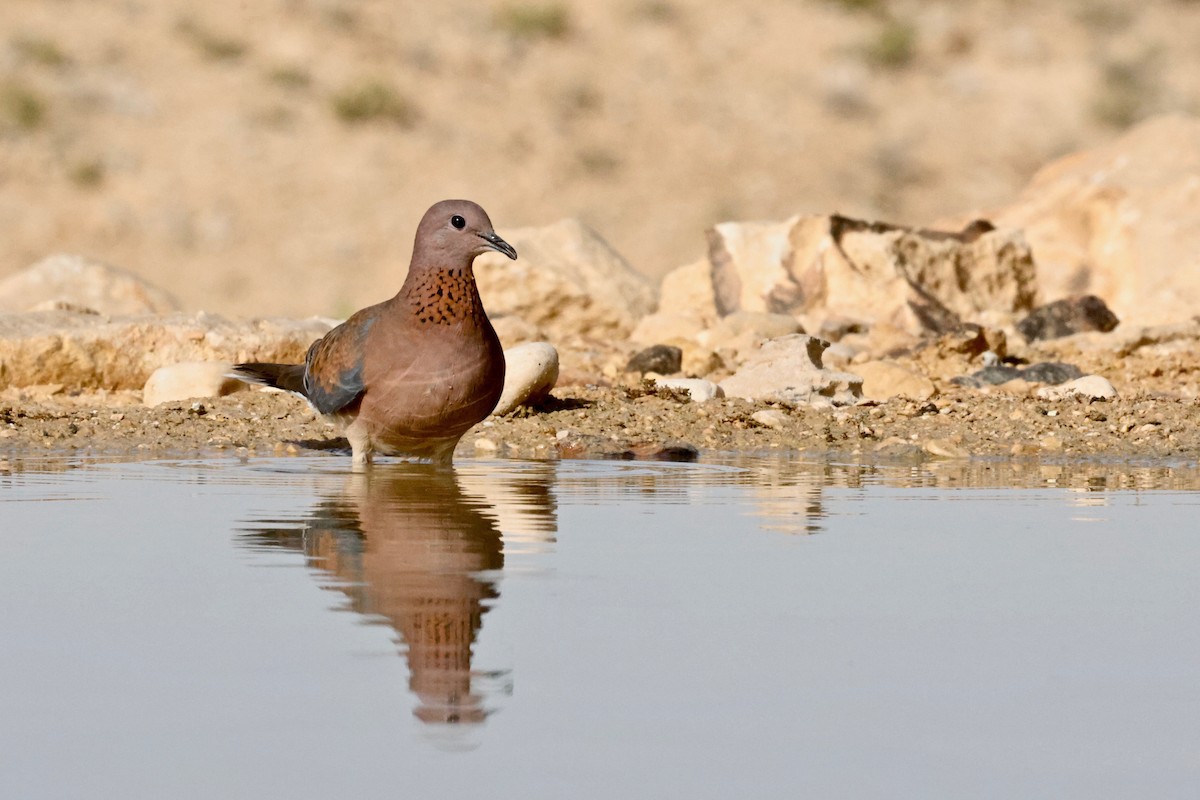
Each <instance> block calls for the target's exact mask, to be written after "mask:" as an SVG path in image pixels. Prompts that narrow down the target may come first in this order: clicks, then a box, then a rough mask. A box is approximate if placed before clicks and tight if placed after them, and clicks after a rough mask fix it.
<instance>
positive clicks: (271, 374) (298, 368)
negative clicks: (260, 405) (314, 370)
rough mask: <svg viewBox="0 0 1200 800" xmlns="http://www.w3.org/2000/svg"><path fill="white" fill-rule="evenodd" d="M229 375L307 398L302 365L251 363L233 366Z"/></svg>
mask: <svg viewBox="0 0 1200 800" xmlns="http://www.w3.org/2000/svg"><path fill="white" fill-rule="evenodd" d="M231 374H232V375H233V377H235V378H237V379H239V380H243V381H247V382H248V383H258V384H261V385H263V386H272V387H274V388H276V389H283V390H284V391H287V392H295V393H296V394H299V395H304V396H307V395H306V394H305V392H304V365H303V364H264V363H263V362H261V361H252V362H250V363H248V364H234V365H233V372H232V373H231Z"/></svg>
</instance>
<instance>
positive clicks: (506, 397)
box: [492, 342, 558, 416]
mask: <svg viewBox="0 0 1200 800" xmlns="http://www.w3.org/2000/svg"><path fill="white" fill-rule="evenodd" d="M504 362H505V372H504V393H503V394H501V395H500V402H498V403H497V404H496V408H495V409H493V411H492V413H493V414H494V415H496V416H501V415H503V414H507V413H509V412H510V411H512V410H513V409H514V408H516V407H517V406H522V405H528V404H530V403H536V402H537V401H539V400H541V399H542V398H544V397H545V396H546V395H548V394H550V390H551V389H553V388H554V384H555V382H556V381H557V380H558V350H556V349H554V345H552V344H550V343H549V342H530V343H529V344H522V345H517V346H516V347H513V348H510V349H508V350H505V351H504Z"/></svg>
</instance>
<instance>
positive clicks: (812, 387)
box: [721, 333, 862, 406]
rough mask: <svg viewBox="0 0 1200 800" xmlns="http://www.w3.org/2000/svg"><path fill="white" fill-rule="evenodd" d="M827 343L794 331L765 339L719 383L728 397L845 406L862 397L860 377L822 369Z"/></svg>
mask: <svg viewBox="0 0 1200 800" xmlns="http://www.w3.org/2000/svg"><path fill="white" fill-rule="evenodd" d="M828 346H829V343H828V342H826V341H825V340H823V339H817V338H815V337H812V336H805V335H804V334H801V333H794V334H792V335H791V336H782V337H780V338H778V339H768V340H767V341H765V342H763V343H762V346H761V347H759V348H758V349H757V350H756V351H754V352H753V353H751V354H750V355H749V357H747V358H746V360H745V363H743V364H742V366H741V368H740V369H738V371H737V372H735V373H734V374H733V375H731V376H729V377H728V378H726V379H725V380H724V381H722V382H721V389H723V390H724V392H725V394H726V395H727V396H729V397H744V398H746V399H748V400H772V401H776V402H782V403H787V404H789V405H815V406H829V405H849V404H852V403H855V402H857V401H858V400H859V399H860V398H861V397H862V378H860V377H858V376H857V375H851V374H849V373H845V372H835V371H834V370H831V369H826V368H825V366H824V365H823V364H822V362H821V354H822V353H823V352H824V351H825V348H826V347H828Z"/></svg>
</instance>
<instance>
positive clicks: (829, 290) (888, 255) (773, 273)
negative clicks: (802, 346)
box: [709, 215, 1037, 334]
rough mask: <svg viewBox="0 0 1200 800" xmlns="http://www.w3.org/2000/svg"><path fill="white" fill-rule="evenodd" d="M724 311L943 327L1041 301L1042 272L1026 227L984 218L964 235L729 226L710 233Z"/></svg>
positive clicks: (831, 221)
mask: <svg viewBox="0 0 1200 800" xmlns="http://www.w3.org/2000/svg"><path fill="white" fill-rule="evenodd" d="M709 261H710V263H711V266H712V281H713V286H714V289H715V301H716V306H717V309H718V311H720V312H721V313H722V314H730V313H733V312H734V311H739V310H740V311H759V312H774V313H782V314H789V315H802V316H804V317H805V319H807V320H814V319H815V320H824V319H827V318H839V319H841V320H843V321H844V320H861V321H863V322H866V323H868V324H871V325H874V324H879V323H886V324H889V325H892V326H895V327H897V328H899V329H901V330H904V331H906V332H908V333H910V334H922V333H926V332H929V331H933V332H942V331H946V330H952V329H954V328H957V327H959V326H961V324H962V323H963V322H970V321H974V320H975V319H976V318H977V317H982V316H989V317H996V316H998V317H999V319H1000V320H1001V321H1004V320H1006V319H1007V318H1008V317H1010V316H1012V315H1014V314H1018V313H1020V312H1024V311H1028V310H1029V309H1030V308H1032V307H1033V304H1034V300H1035V296H1036V288H1037V287H1036V269H1035V266H1034V262H1033V256H1032V253H1031V251H1030V248H1029V246H1028V245H1027V244H1026V242H1025V240H1024V238H1023V236H1022V234H1021V233H1020V231H1017V230H994V229H992V226H991V225H990V224H988V223H985V222H976V223H972V224H971V225H969V226H967V228H965V229H964V230H962V231H960V232H955V233H948V232H943V231H930V230H921V229H912V228H905V227H900V226H896V225H887V224H883V223H868V222H862V221H859V220H854V219H850V218H847V217H842V216H839V215H833V216H798V217H793V218H791V219H789V220H787V221H785V222H782V223H772V224H765V223H724V224H721V225H718V226H716V227H715V228H713V229H712V231H710V234H709Z"/></svg>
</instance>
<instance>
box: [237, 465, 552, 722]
mask: <svg viewBox="0 0 1200 800" xmlns="http://www.w3.org/2000/svg"><path fill="white" fill-rule="evenodd" d="M508 477H510V478H511V476H508ZM516 482H517V483H520V482H521V481H520V480H519V479H518V480H517V481H516ZM530 483H531V485H534V484H537V483H539V481H536V480H535V481H531V482H530ZM526 497H527V498H528V502H530V503H533V504H536V503H538V502H543V501H544V502H548V499H549V497H550V492H549V489H548V488H546V490H545V491H544V492H542V493H538V492H530V493H528V494H527V495H526ZM533 512H534V514H535V517H534V518H535V519H536V518H541V517H542V516H544V515H543V514H542V513H541V512H539V511H538V509H533ZM546 513H548V514H549V516H550V519H551V520H552V519H553V511H548V512H546ZM551 529H552V523H551ZM253 538H254V540H255V541H257V542H259V543H264V544H268V545H271V546H276V547H286V548H289V549H297V550H302V551H303V552H304V553H305V555H307V556H308V558H309V562H310V564H311V565H312V566H313V567H316V568H318V569H320V570H322V571H324V572H327V573H329V574H330V575H332V576H334V577H335V578H336V580H335V581H333V582H332V583H331V585H332V587H333V588H336V589H337V590H338V591H340V592H343V593H344V594H345V595H346V596H347V597H348V598H349V599H350V608H351V609H352V610H354V611H356V612H358V613H360V614H363V615H367V616H370V617H372V618H374V619H376V620H379V621H381V622H384V623H386V624H387V625H389V626H390V627H391V628H393V629H394V630H395V631H396V632H397V633H398V634H399V635H400V642H401V643H402V645H403V646H404V649H405V657H406V659H407V661H408V666H409V673H410V678H409V688H410V689H411V690H412V691H413V692H414V693H415V694H416V695H417V697H418V698H419V704H418V707H417V709H416V710H415V712H414V713H415V714H416V716H417V717H418V718H420V719H421V720H423V721H425V722H439V723H455V722H457V723H478V722H481V721H483V719H484V718H485V717H486V716H487V714H488V713H489V709H487V708H486V707H485V699H486V698H485V697H484V696H483V695H482V694H481V692H480V690H479V689H480V685H481V684H480V682H479V677H480V676H479V675H478V674H477V673H475V672H473V670H472V657H473V653H472V647H473V645H474V642H475V637H476V635H477V634H478V632H479V629H480V626H481V625H482V623H483V615H484V614H486V613H487V612H488V610H489V608H490V607H491V606H492V605H493V604H494V602H493V601H495V600H496V599H497V598H498V597H499V591H498V589H497V587H496V584H495V572H496V571H498V570H500V569H501V568H502V567H503V566H504V554H503V546H502V543H501V538H500V530H499V528H498V527H497V525H496V522H495V519H494V512H493V510H492V508H491V506H490V504H489V503H488V502H487V501H485V500H483V499H481V498H478V497H474V496H471V495H468V494H465V493H464V492H463V491H462V489H461V487H460V486H459V483H458V480H457V478H456V476H455V475H454V473H452V472H447V471H443V470H438V469H436V468H432V467H428V466H421V465H411V464H389V465H383V466H381V467H379V468H376V469H374V470H372V471H371V472H368V473H362V474H356V475H353V476H351V478H350V479H349V483H348V486H347V489H346V492H345V495H344V496H343V497H339V498H337V499H334V500H327V501H325V502H322V503H321V504H319V505H318V506H317V508H316V509H314V511H313V513H312V514H311V515H310V519H309V521H308V523H307V525H306V526H305V529H304V530H303V531H302V532H297V531H287V530H283V531H281V530H265V531H260V532H258V533H255V534H253ZM482 685H484V686H485V687H486V682H484V684H482Z"/></svg>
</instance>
